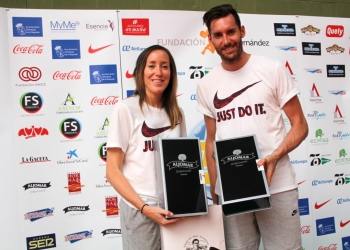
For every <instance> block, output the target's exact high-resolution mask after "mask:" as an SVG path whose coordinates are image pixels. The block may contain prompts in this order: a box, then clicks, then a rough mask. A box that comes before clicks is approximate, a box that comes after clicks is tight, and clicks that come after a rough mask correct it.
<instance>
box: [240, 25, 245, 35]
mask: <svg viewBox="0 0 350 250" xmlns="http://www.w3.org/2000/svg"><path fill="white" fill-rule="evenodd" d="M245 34H246V33H245V27H244V25H242V26H241V35H242V38H244V37H245Z"/></svg>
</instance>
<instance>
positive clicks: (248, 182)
mask: <svg viewBox="0 0 350 250" xmlns="http://www.w3.org/2000/svg"><path fill="white" fill-rule="evenodd" d="M214 146H215V154H216V166H217V174H218V178H219V180H220V181H219V184H220V192H221V197H220V198H221V202H222V205H223V211H224V214H225V215H226V216H227V215H233V214H239V213H245V212H251V211H256V210H261V209H267V208H271V202H270V192H269V188H268V185H267V181H266V176H265V171H264V168H263V167H258V166H257V165H256V161H257V160H259V159H260V151H259V147H258V144H257V139H256V136H255V135H248V136H243V137H236V138H231V139H226V140H218V141H215V142H214Z"/></svg>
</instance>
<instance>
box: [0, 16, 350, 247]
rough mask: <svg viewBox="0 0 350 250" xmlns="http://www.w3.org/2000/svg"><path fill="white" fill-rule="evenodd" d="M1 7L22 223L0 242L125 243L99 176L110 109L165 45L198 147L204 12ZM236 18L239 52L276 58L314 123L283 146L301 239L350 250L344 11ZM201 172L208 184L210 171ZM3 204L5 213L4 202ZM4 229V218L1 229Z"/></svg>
mask: <svg viewBox="0 0 350 250" xmlns="http://www.w3.org/2000/svg"><path fill="white" fill-rule="evenodd" d="M0 13H1V17H0V18H1V20H4V22H2V23H6V18H7V27H8V31H7V32H6V27H1V29H3V30H4V31H3V32H1V34H3V35H2V36H3V39H1V44H0V46H1V48H2V50H1V51H3V52H5V56H2V57H1V59H0V60H1V65H4V66H3V68H4V69H7V70H4V73H3V76H4V77H3V78H2V80H1V85H0V88H1V92H0V93H1V96H3V93H7V94H4V97H3V98H4V99H3V98H2V99H1V103H2V105H3V107H6V110H7V112H8V113H6V117H7V123H6V124H3V123H2V124H1V126H2V127H3V129H2V131H4V133H1V135H0V136H1V140H0V141H1V142H2V144H3V142H4V141H6V143H5V144H6V145H5V146H4V148H7V150H8V152H7V151H3V150H1V156H2V158H3V159H5V161H7V162H5V164H2V166H1V173H3V172H5V175H6V176H7V179H6V180H7V181H8V182H9V181H10V183H9V187H12V186H13V187H12V188H11V189H10V188H7V189H6V192H8V193H7V194H6V196H4V197H5V199H6V202H7V203H8V204H10V205H11V206H13V207H14V209H13V210H11V211H12V213H11V216H12V219H11V221H12V220H13V221H14V222H13V223H12V224H13V225H17V224H18V225H19V228H20V230H16V234H13V238H12V239H11V236H8V237H6V238H4V240H2V242H3V241H5V242H6V241H9V240H12V241H16V242H17V244H19V245H20V247H19V248H18V249H46V248H57V249H98V248H104V249H122V245H121V233H122V232H121V230H120V222H119V206H118V202H119V200H120V197H119V195H118V194H117V193H116V192H115V190H114V189H113V188H112V187H111V185H110V184H109V183H108V181H107V180H106V177H105V162H106V147H105V146H106V137H107V134H108V125H109V119H110V117H109V116H110V113H111V110H112V107H113V105H114V104H115V103H117V102H118V101H120V100H122V99H123V98H126V97H127V96H129V95H131V94H132V93H133V89H134V87H135V84H134V81H133V79H132V72H133V69H134V66H135V61H136V58H137V56H138V55H139V54H140V52H141V51H142V50H143V49H144V48H146V47H148V46H150V45H153V44H160V45H163V46H165V47H167V48H168V49H169V50H170V51H171V52H172V54H173V55H174V58H175V61H176V64H177V71H178V72H177V74H178V79H179V89H178V101H179V103H180V105H181V107H182V108H183V110H184V112H185V115H186V123H187V131H188V135H189V136H190V137H198V138H199V139H200V141H201V148H202V151H203V153H204V140H205V136H206V131H205V126H204V122H203V117H202V115H201V114H199V113H198V112H197V111H196V94H195V91H196V85H197V82H198V80H199V79H200V78H202V77H203V76H204V75H206V74H208V73H209V72H210V70H211V69H212V68H213V67H214V66H215V65H216V64H218V63H219V62H220V59H219V56H218V55H217V54H216V52H215V51H214V48H213V46H211V45H210V44H208V41H207V39H206V37H207V34H208V33H207V30H206V28H205V26H204V25H203V23H202V21H201V20H202V16H203V14H204V13H203V12H191V11H145V10H142V11H138V10H125V11H124V10H121V11H107V10H106V11H98V10H97V11H96V10H94V11H86V10H84V11H83V10H81V11H76V10H74V11H69V10H64V11H63V10H19V9H10V10H8V11H7V12H5V11H4V10H3V11H1V12H0ZM241 19H242V23H243V24H244V25H245V26H246V31H247V35H246V37H245V38H243V44H244V47H245V50H246V51H247V52H249V53H254V54H260V55H265V56H269V57H272V58H276V59H278V60H281V61H282V62H283V64H284V65H285V66H286V68H287V69H288V70H289V72H290V74H291V76H292V78H293V81H294V83H295V84H296V86H297V87H298V88H299V90H300V92H299V94H298V96H299V98H300V101H301V103H302V106H303V109H304V113H305V116H306V118H307V121H308V123H309V131H310V132H309V135H308V137H307V138H306V139H305V141H304V142H303V143H302V144H301V145H300V146H299V148H297V149H296V150H294V151H293V152H292V153H291V154H290V156H291V162H292V164H293V166H294V169H295V172H296V177H297V181H298V183H299V196H300V199H299V212H300V214H301V222H302V223H301V229H300V230H301V234H302V239H303V248H304V249H308V250H309V249H310V250H311V249H350V216H349V212H348V211H349V208H350V195H349V187H350V157H349V154H348V153H349V152H350V129H349V125H347V123H350V111H349V106H348V104H349V94H348V93H347V92H348V91H349V74H350V60H349V59H350V56H349V53H350V40H349V36H350V33H349V30H350V25H349V19H341V18H326V17H295V16H277V15H273V16H272V15H249V14H242V15H241ZM257 24H263V25H257ZM6 34H7V36H8V37H6ZM7 42H8V44H7ZM7 52H8V53H7ZM7 55H9V56H7ZM213 84H215V83H213ZM9 87H10V89H9ZM6 100H7V101H6ZM242 108H245V107H242ZM9 111H11V112H9ZM248 111H249V110H248ZM248 111H247V112H248ZM240 115H245V114H243V113H241V114H240ZM247 115H248V114H247ZM284 120H285V125H286V127H287V128H289V127H290V123H289V121H288V119H287V118H286V117H285V116H284ZM2 148H3V147H2ZM12 149H15V151H12ZM4 154H6V155H4ZM203 166H204V167H206V162H205V159H203ZM2 176H3V175H2ZM205 177H206V184H207V185H206V186H207V190H209V179H208V176H207V172H206V173H205ZM2 178H3V177H2ZM6 180H5V181H6ZM1 185H4V184H3V183H1ZM3 188H5V187H3ZM10 192H11V193H10ZM208 201H209V203H211V197H210V194H209V193H208ZM0 209H1V210H0V211H1V212H2V213H3V214H9V211H7V210H6V208H5V206H2V207H1V208H0ZM9 218H10V216H9ZM281 223H283V222H281ZM7 230H9V228H4V227H2V228H1V229H0V232H1V234H0V235H3V236H4V237H5V235H8V233H7V234H6V232H7ZM192 236H193V235H189V237H188V238H190V237H192ZM185 243H186V242H184V244H183V245H184V246H185V245H186V244H185ZM1 244H2V243H1ZM5 244H6V243H5Z"/></svg>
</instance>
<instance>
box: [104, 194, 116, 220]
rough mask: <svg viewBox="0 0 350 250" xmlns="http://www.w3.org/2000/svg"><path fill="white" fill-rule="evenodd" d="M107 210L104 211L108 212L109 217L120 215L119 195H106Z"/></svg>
mask: <svg viewBox="0 0 350 250" xmlns="http://www.w3.org/2000/svg"><path fill="white" fill-rule="evenodd" d="M105 202H106V210H102V212H104V213H106V216H107V218H113V217H117V216H119V206H118V196H106V197H105Z"/></svg>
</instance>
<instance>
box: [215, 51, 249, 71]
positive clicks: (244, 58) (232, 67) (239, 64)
mask: <svg viewBox="0 0 350 250" xmlns="http://www.w3.org/2000/svg"><path fill="white" fill-rule="evenodd" d="M250 56H251V55H250V54H248V53H246V52H244V51H243V53H242V55H241V57H240V58H239V59H238V60H236V61H234V62H226V61H221V65H222V67H223V68H224V69H225V70H227V71H237V70H239V69H241V68H243V66H244V65H245V64H246V63H247V62H248V60H249V58H250Z"/></svg>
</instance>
